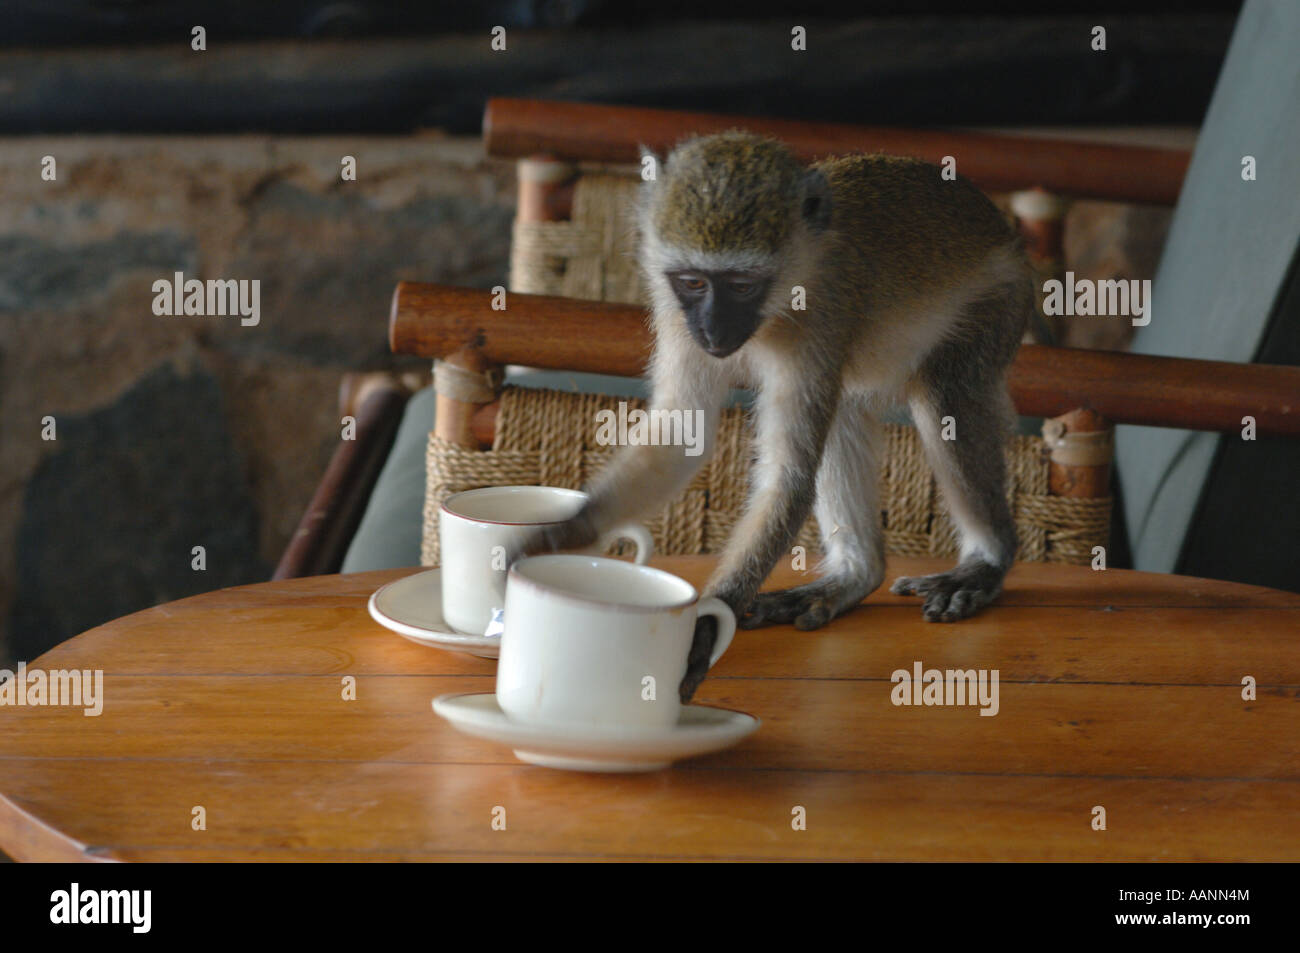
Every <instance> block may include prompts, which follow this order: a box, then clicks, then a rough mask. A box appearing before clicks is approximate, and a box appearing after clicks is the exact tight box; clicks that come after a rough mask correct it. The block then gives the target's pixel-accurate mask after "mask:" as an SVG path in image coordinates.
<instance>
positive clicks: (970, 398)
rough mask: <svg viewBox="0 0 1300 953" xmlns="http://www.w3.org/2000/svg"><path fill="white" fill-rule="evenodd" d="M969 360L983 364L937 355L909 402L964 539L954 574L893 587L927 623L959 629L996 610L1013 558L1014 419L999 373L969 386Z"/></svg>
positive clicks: (903, 580) (968, 357)
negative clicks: (1009, 458)
mask: <svg viewBox="0 0 1300 953" xmlns="http://www.w3.org/2000/svg"><path fill="white" fill-rule="evenodd" d="M972 359H974V360H975V361H976V362H978V360H979V355H974V356H972V355H970V354H967V355H966V356H965V358H964V361H965V363H966V366H965V367H962V366H961V365H960V363H959V361H960V360H962V359H959V358H956V356H955V355H954V354H952V353H951V352H950V353H949V354H948V355H939V356H938V359H937V360H936V361H934V362H933V363H932V364H931V365H930V366H928V367H927V368H926V369H923V371H922V376H921V380H920V381H919V382H918V384H917V385H916V386H915V387H914V389H913V391H912V394H911V396H910V400H909V403H910V405H911V408H912V416H913V419H914V421H915V423H916V427H917V430H918V431H920V434H921V442H922V444H923V445H924V447H925V451H926V458H927V459H928V460H929V463H930V466H931V467H932V468H933V470H934V475H935V478H936V480H937V481H938V484H939V488H940V489H941V490H942V492H943V496H944V500H945V501H946V502H947V504H948V511H949V513H950V514H951V516H952V519H953V522H954V523H956V525H957V529H958V531H959V533H960V537H961V556H960V559H959V561H958V564H957V566H956V568H954V569H952V570H950V571H948V572H941V573H935V574H934V575H930V576H904V577H901V578H899V579H897V580H896V581H895V582H894V584H893V585H892V586H891V587H890V591H891V592H895V593H899V594H901V595H916V596H921V597H922V598H923V599H924V600H925V602H924V604H923V606H922V610H921V611H922V615H923V616H924V617H925V619H926V621H927V622H955V621H956V620H958V619H964V618H966V617H967V616H970V615H973V614H974V613H976V612H978V611H979V610H980V609H982V608H983V607H984V606H986V605H988V604H989V603H990V602H992V601H993V600H994V599H995V598H997V596H998V594H999V593H1000V592H1001V591H1002V581H1003V579H1005V578H1006V574H1007V571H1008V570H1009V569H1010V568H1011V563H1012V561H1013V560H1014V559H1015V555H1016V527H1015V522H1014V520H1013V518H1012V515H1011V508H1010V506H1009V505H1008V504H1007V497H1006V456H1005V447H1006V440H1007V436H1008V433H1009V431H1010V424H1011V421H1012V419H1014V416H1013V415H1014V411H1013V409H1012V407H1011V401H1010V398H1009V397H1008V395H1007V392H1006V386H1005V384H1004V382H1003V378H1002V374H1001V373H1000V371H998V370H997V369H996V368H993V367H989V370H990V373H986V374H984V375H979V376H977V377H976V379H975V380H971V376H972V375H971V371H970V369H969V367H970V362H971V361H972ZM987 366H988V365H986V367H987ZM963 377H964V378H965V379H964V380H963Z"/></svg>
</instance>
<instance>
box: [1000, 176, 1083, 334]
mask: <svg viewBox="0 0 1300 953" xmlns="http://www.w3.org/2000/svg"><path fill="white" fill-rule="evenodd" d="M1069 207H1070V203H1069V201H1068V200H1066V199H1065V198H1063V197H1061V196H1059V195H1053V194H1052V193H1051V192H1048V191H1046V190H1045V189H1040V188H1034V189H1024V190H1022V191H1019V192H1012V193H1011V212H1012V214H1014V215H1015V217H1016V225H1017V227H1018V228H1019V229H1020V234H1021V235H1022V236H1023V237H1024V239H1025V251H1026V252H1027V253H1028V255H1029V261H1030V263H1031V264H1032V265H1033V267H1034V271H1036V272H1037V273H1038V279H1039V281H1038V287H1039V289H1041V288H1042V283H1043V281H1045V280H1047V279H1049V278H1056V279H1058V280H1060V279H1063V278H1064V277H1065V213H1066V211H1068V210H1069ZM1034 302H1035V307H1036V309H1037V311H1038V317H1039V321H1040V324H1039V326H1038V328H1036V329H1034V330H1031V332H1030V334H1029V337H1030V338H1031V339H1032V340H1036V341H1037V342H1038V343H1040V344H1057V343H1059V342H1060V340H1061V332H1062V330H1063V328H1062V327H1061V322H1060V318H1059V317H1055V316H1053V315H1048V314H1044V313H1043V296H1042V295H1041V294H1037V293H1036V294H1035V296H1034Z"/></svg>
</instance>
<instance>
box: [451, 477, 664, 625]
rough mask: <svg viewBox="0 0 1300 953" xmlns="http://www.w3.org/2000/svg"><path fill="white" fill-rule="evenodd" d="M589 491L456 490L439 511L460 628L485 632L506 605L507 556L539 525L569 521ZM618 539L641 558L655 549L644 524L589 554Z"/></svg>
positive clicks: (619, 532)
mask: <svg viewBox="0 0 1300 953" xmlns="http://www.w3.org/2000/svg"><path fill="white" fill-rule="evenodd" d="M586 500H587V494H585V493H582V492H580V491H578V490H565V489H561V488H560V487H555V486H489V487H484V488H482V489H478V490H466V491H464V492H463V493H454V494H452V495H451V496H449V497H447V499H445V500H444V501H443V503H442V509H441V511H440V512H439V513H438V543H439V548H440V550H441V553H442V617H443V619H445V620H446V622H447V624H448V625H450V626H451V627H452V628H453V629H455V630H456V631H457V632H464V633H466V634H467V635H482V634H483V633H484V631H485V630H486V629H487V626H488V623H489V622H491V621H492V614H493V612H494V611H495V610H497V609H502V608H504V607H505V591H506V570H507V569H508V568H509V566H507V565H506V560H507V559H508V558H509V556H510V554H511V553H512V552H513V546H515V545H516V544H517V543H519V542H520V541H522V540H523V538H524V537H525V536H527V535H528V534H529V533H530V532H531V531H533V530H534V529H536V528H537V527H539V526H545V525H552V524H558V523H562V522H564V521H565V520H566V519H568V518H569V517H570V516H573V515H574V514H576V513H577V512H578V510H579V509H581V508H582V504H583V503H585V502H586ZM616 539H630V540H632V541H633V542H634V543H636V561H637V562H638V563H645V562H647V561H648V560H649V559H650V556H651V554H652V553H653V552H654V540H653V539H652V538H651V536H650V532H649V531H648V530H647V529H646V528H645V527H644V526H641V525H640V524H638V523H631V524H629V525H627V526H621V527H619V528H618V529H615V530H613V531H611V532H610V533H607V534H606V535H605V536H604V537H603V538H602V539H601V540H600V541H599V542H598V543H597V544H596V545H595V546H592V547H590V548H589V549H587V550H585V552H591V553H600V552H603V551H604V550H605V549H606V548H608V546H609V544H610V543H612V542H614V540H616Z"/></svg>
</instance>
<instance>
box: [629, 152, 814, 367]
mask: <svg viewBox="0 0 1300 953" xmlns="http://www.w3.org/2000/svg"><path fill="white" fill-rule="evenodd" d="M640 211H641V258H642V266H643V268H644V270H645V273H646V277H647V279H648V281H649V282H650V285H651V294H652V296H653V297H654V298H655V301H656V307H657V309H659V310H663V309H664V306H671V305H673V304H676V305H677V306H678V307H679V308H680V309H681V311H682V313H683V314H684V315H685V317H686V327H687V330H688V331H689V332H690V334H691V336H692V337H693V338H694V339H695V342H696V343H697V344H698V345H699V346H700V347H702V348H703V349H704V350H705V351H707V352H708V353H709V354H712V355H713V356H714V357H718V358H723V357H727V356H729V355H731V354H733V353H735V352H736V351H737V350H739V349H740V347H741V346H742V345H743V344H744V343H745V342H746V341H748V340H749V339H750V337H751V336H753V334H754V332H755V331H757V330H758V328H759V327H760V326H761V325H762V323H763V321H764V319H765V318H766V317H767V316H768V315H769V314H771V313H772V312H773V311H774V310H777V308H774V307H772V305H771V303H770V302H771V301H780V300H781V299H782V298H788V295H789V290H790V289H789V288H782V287H780V283H781V276H782V275H783V274H789V272H790V268H791V267H792V265H794V263H795V262H796V261H797V260H798V259H799V258H800V254H801V253H802V252H805V251H806V250H807V248H808V246H809V244H810V242H809V239H810V238H811V237H812V236H814V235H817V234H820V233H821V232H823V231H825V229H826V227H827V225H828V224H829V222H830V214H831V199H830V187H829V185H828V184H827V182H826V179H825V177H824V176H823V175H822V173H821V172H820V171H818V170H816V169H806V168H804V167H803V166H802V165H800V163H799V162H798V160H796V159H795V158H794V156H793V155H791V154H790V151H789V150H788V149H787V148H786V147H785V146H784V145H782V144H781V143H779V142H776V141H775V140H772V139H765V138H762V137H761V136H755V135H751V134H749V133H744V132H725V133H720V134H718V135H712V136H704V137H701V138H698V139H691V140H689V141H688V142H686V143H684V144H682V145H680V146H678V147H677V148H676V149H675V150H673V152H672V153H670V154H669V156H668V158H667V159H666V160H660V159H658V158H657V157H656V159H655V177H654V179H651V180H647V182H646V185H645V188H644V192H643V196H642V206H641V210H640Z"/></svg>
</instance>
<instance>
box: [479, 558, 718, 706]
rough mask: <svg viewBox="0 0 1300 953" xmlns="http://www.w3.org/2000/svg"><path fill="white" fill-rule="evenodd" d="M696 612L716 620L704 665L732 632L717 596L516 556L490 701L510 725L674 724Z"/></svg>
mask: <svg viewBox="0 0 1300 953" xmlns="http://www.w3.org/2000/svg"><path fill="white" fill-rule="evenodd" d="M701 615H711V616H714V617H715V618H717V620H718V635H717V640H716V642H715V643H714V646H713V654H712V656H711V657H710V659H709V665H710V666H712V665H713V664H714V663H715V662H717V660H718V659H719V658H720V657H721V655H722V653H723V652H725V651H726V650H727V646H728V645H730V644H731V639H732V637H733V636H734V635H735V634H736V617H735V615H733V614H732V611H731V609H730V608H728V606H727V604H726V603H725V602H723V601H722V600H721V599H716V598H713V597H708V598H701V597H700V594H699V593H698V592H696V591H695V587H694V586H692V585H691V584H690V583H689V582H687V581H686V580H685V579H679V578H678V577H677V576H674V575H672V574H671V573H667V572H664V571H663V570H661V569H652V568H650V567H649V566H637V565H633V564H631V563H627V562H621V561H619V560H616V559H603V558H601V557H599V556H580V555H568V554H553V555H544V556H532V557H529V558H526V559H521V560H519V561H518V562H516V563H515V564H514V565H513V566H512V567H511V569H510V576H509V582H508V584H507V585H506V613H505V619H506V623H505V633H504V634H503V635H502V637H501V658H500V660H499V661H498V663H497V703H498V704H499V705H500V706H501V710H502V711H503V712H505V714H506V715H507V716H508V717H509V718H511V719H512V720H515V721H519V722H526V723H532V724H540V725H560V726H565V725H568V726H584V727H591V726H597V725H599V726H621V727H630V728H651V727H665V726H669V725H674V724H676V723H677V719H678V716H679V714H680V712H681V699H680V696H679V694H678V686H679V685H680V683H681V680H682V676H683V675H685V674H686V662H687V657H688V655H689V654H690V650H691V642H692V641H693V637H694V635H695V620H696V619H697V618H698V617H699V616H701Z"/></svg>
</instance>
